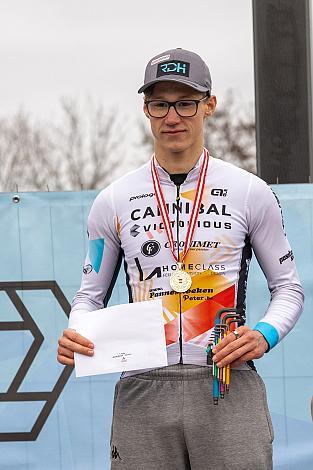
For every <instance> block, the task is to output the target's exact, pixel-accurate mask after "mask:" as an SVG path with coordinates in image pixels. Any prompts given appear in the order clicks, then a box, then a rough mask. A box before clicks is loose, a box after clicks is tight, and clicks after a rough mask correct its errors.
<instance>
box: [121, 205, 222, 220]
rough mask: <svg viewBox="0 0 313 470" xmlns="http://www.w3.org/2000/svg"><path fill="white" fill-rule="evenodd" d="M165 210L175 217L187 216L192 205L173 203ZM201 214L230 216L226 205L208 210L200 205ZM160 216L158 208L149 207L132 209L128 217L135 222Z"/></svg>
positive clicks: (210, 207) (214, 206) (210, 206)
mask: <svg viewBox="0 0 313 470" xmlns="http://www.w3.org/2000/svg"><path fill="white" fill-rule="evenodd" d="M166 209H167V212H168V213H169V214H170V215H176V214H177V212H179V213H181V214H185V215H188V214H190V213H191V209H192V205H191V204H190V202H184V203H183V202H180V203H179V204H177V203H175V202H173V203H172V204H166ZM201 214H206V215H219V216H220V215H222V216H226V217H231V214H230V213H229V212H228V210H227V207H226V204H220V205H216V204H210V205H209V207H208V208H206V207H204V205H203V204H201V206H200V209H199V215H201ZM160 215H161V214H160V210H159V208H158V207H156V208H152V207H151V206H147V207H146V208H142V209H140V208H138V209H134V210H133V211H132V212H131V214H130V217H131V219H132V220H135V221H136V220H140V219H146V218H147V217H157V216H160ZM181 222H182V221H181Z"/></svg>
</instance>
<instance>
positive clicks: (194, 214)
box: [151, 149, 209, 263]
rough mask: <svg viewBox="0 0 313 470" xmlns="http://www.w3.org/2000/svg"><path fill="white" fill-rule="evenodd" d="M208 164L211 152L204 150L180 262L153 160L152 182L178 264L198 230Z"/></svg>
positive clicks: (153, 158)
mask: <svg viewBox="0 0 313 470" xmlns="http://www.w3.org/2000/svg"><path fill="white" fill-rule="evenodd" d="M208 164H209V152H208V151H207V149H204V155H203V161H202V165H201V169H200V175H199V178H198V183H197V188H196V194H195V199H194V202H193V206H192V211H191V217H190V222H189V225H188V229H187V235H186V241H185V244H184V250H183V254H182V257H181V260H180V259H179V258H178V256H177V255H176V253H175V250H174V237H173V231H172V227H171V221H170V217H169V214H168V211H167V209H166V203H165V199H164V195H163V191H162V187H161V183H160V178H159V175H158V172H157V169H156V166H155V157H154V156H153V157H152V159H151V175H152V181H153V186H154V192H155V195H156V199H157V203H158V207H159V210H160V214H161V217H162V220H163V224H164V228H165V231H166V235H167V238H168V241H169V243H170V249H171V252H172V253H173V257H174V259H175V261H176V262H177V263H182V262H183V261H184V259H185V257H186V255H187V253H188V250H189V248H190V245H191V242H192V237H193V234H194V231H195V228H196V223H197V220H198V215H199V210H200V205H201V201H202V196H203V191H204V187H205V178H206V174H207V170H208Z"/></svg>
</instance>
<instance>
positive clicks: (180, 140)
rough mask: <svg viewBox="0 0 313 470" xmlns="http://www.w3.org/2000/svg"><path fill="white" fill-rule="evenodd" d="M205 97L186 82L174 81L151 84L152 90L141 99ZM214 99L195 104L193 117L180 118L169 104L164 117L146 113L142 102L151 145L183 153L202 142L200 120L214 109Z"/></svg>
mask: <svg viewBox="0 0 313 470" xmlns="http://www.w3.org/2000/svg"><path fill="white" fill-rule="evenodd" d="M204 96H205V94H204V93H201V92H198V91H196V90H194V89H192V88H190V87H189V86H187V85H184V84H182V83H175V82H169V81H167V82H166V81H164V82H159V83H156V84H155V85H154V87H153V92H152V94H151V95H149V97H146V98H145V99H146V100H148V101H150V100H164V101H178V100H192V99H195V100H199V99H201V98H203V97H204ZM215 106H216V98H215V96H211V97H210V98H208V99H206V100H204V101H202V102H201V103H199V104H198V111H197V114H196V115H195V116H192V117H181V116H179V114H177V112H176V110H175V108H174V107H173V106H171V107H170V109H169V112H168V114H167V116H165V117H164V118H155V117H151V116H149V114H148V109H147V105H146V104H144V112H145V114H146V116H147V117H149V119H150V123H151V131H152V134H153V136H154V139H155V146H156V148H158V147H159V146H160V147H162V149H163V150H165V151H170V152H183V151H185V150H187V149H189V148H191V147H194V146H195V145H198V144H199V145H203V124H204V119H205V118H206V117H208V116H209V115H210V114H212V113H213V112H214V110H215Z"/></svg>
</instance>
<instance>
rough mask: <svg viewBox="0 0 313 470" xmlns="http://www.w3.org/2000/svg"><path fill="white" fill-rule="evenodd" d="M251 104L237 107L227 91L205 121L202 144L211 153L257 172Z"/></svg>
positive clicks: (231, 94)
mask: <svg viewBox="0 0 313 470" xmlns="http://www.w3.org/2000/svg"><path fill="white" fill-rule="evenodd" d="M251 108H252V106H250V109H249V108H247V107H243V108H242V107H240V108H239V105H238V104H237V103H236V102H235V99H234V95H233V92H232V91H231V90H230V91H228V93H227V95H226V97H225V100H224V102H223V104H222V105H221V106H220V107H217V109H216V111H215V113H214V114H213V116H212V117H210V119H207V120H206V124H205V146H206V147H207V148H208V149H209V150H210V153H212V155H214V156H216V157H218V158H220V159H222V160H225V161H228V162H231V163H234V164H235V165H237V166H239V167H241V168H244V169H245V170H248V171H251V172H252V173H255V172H256V145H255V119H254V116H253V113H252V109H251Z"/></svg>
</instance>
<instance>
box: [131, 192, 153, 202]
mask: <svg viewBox="0 0 313 470" xmlns="http://www.w3.org/2000/svg"><path fill="white" fill-rule="evenodd" d="M153 196H154V193H146V194H138V196H130V198H129V202H131V201H134V200H136V199H142V198H145V197H153Z"/></svg>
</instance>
